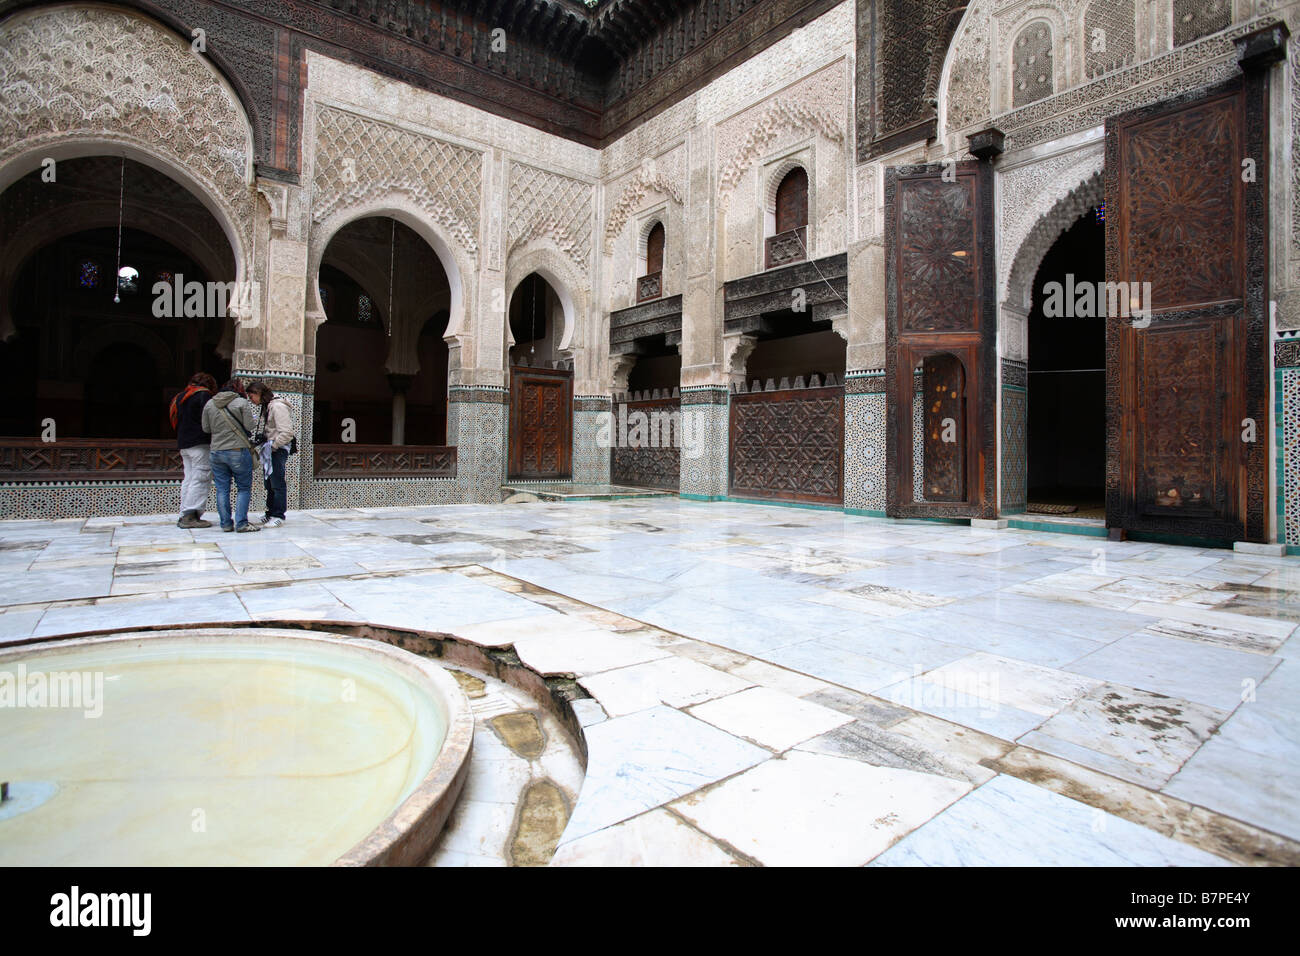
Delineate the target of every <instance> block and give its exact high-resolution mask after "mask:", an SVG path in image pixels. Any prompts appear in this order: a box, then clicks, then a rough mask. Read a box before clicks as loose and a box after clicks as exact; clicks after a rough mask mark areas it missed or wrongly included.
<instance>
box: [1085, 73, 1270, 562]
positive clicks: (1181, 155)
mask: <svg viewBox="0 0 1300 956" xmlns="http://www.w3.org/2000/svg"><path fill="white" fill-rule="evenodd" d="M1264 102H1265V97H1264V89H1263V81H1262V80H1261V79H1259V78H1258V77H1249V76H1248V77H1243V78H1238V79H1237V80H1234V81H1232V82H1231V83H1228V84H1224V85H1223V86H1220V87H1218V88H1216V89H1213V90H1208V91H1203V92H1201V93H1198V94H1188V95H1185V96H1183V97H1180V98H1178V99H1176V100H1173V101H1170V102H1168V103H1164V104H1158V105H1156V106H1152V107H1146V108H1143V109H1141V110H1137V111H1134V112H1132V113H1128V114H1125V115H1123V116H1119V117H1114V118H1112V119H1110V120H1108V121H1107V123H1106V201H1107V212H1108V216H1107V230H1106V278H1107V281H1108V282H1120V281H1123V282H1125V283H1128V284H1129V288H1130V291H1132V289H1133V284H1134V283H1149V284H1150V301H1151V307H1152V312H1151V315H1150V316H1138V317H1137V319H1136V321H1135V319H1134V317H1132V316H1125V315H1111V316H1109V317H1108V318H1107V325H1106V389H1107V399H1106V400H1107V451H1106V454H1107V466H1106V523H1107V524H1108V525H1109V526H1110V527H1113V528H1122V529H1125V530H1126V531H1129V532H1135V533H1160V534H1174V535H1185V536H1188V537H1193V538H1198V539H1214V540H1243V539H1249V540H1255V541H1260V540H1263V539H1264V535H1265V527H1266V522H1265V513H1264V507H1265V501H1264V499H1265V491H1266V489H1267V481H1268V476H1267V461H1266V458H1267V454H1266V452H1267V439H1266V437H1264V435H1265V433H1264V432H1263V431H1262V429H1263V428H1264V427H1265V426H1266V423H1267V421H1268V418H1267V414H1268V408H1267V395H1268V382H1267V362H1266V349H1267V322H1266V316H1267V312H1266V302H1265V301H1264V300H1265V296H1266V292H1265V290H1266V288H1267V278H1266V277H1267V244H1266V238H1265V236H1266V209H1267V182H1266V181H1260V180H1259V179H1257V181H1255V182H1247V181H1246V180H1245V179H1243V176H1242V168H1243V166H1242V163H1243V160H1244V159H1246V158H1248V157H1251V156H1266V155H1268V153H1267V129H1266V124H1264V123H1253V122H1249V121H1248V118H1249V116H1250V113H1251V111H1252V110H1255V111H1258V112H1259V114H1260V115H1261V116H1262V115H1263V109H1264V105H1263V104H1264ZM1259 165H1260V166H1262V165H1264V164H1259ZM1133 294H1136V293H1133ZM1246 418H1252V419H1253V420H1254V421H1255V423H1256V428H1257V430H1258V431H1259V432H1260V438H1259V440H1258V441H1256V442H1255V443H1253V444H1251V443H1248V442H1243V441H1242V428H1243V421H1244V419H1246Z"/></svg>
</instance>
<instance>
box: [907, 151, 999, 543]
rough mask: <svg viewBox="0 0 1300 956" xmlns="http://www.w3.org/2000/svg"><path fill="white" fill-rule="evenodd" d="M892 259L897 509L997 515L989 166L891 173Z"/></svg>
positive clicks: (913, 513)
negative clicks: (995, 501)
mask: <svg viewBox="0 0 1300 956" xmlns="http://www.w3.org/2000/svg"><path fill="white" fill-rule="evenodd" d="M885 262H886V275H887V280H888V302H887V305H886V331H885V335H886V360H885V361H886V367H885V375H886V379H887V389H888V423H887V426H886V433H885V443H886V454H887V458H888V465H887V467H888V476H887V481H886V513H887V514H889V515H891V516H893V517H948V518H958V517H979V518H992V517H994V516H995V514H996V505H995V503H994V494H995V489H996V483H995V482H996V479H995V475H994V464H995V452H996V421H997V393H996V387H997V371H996V365H995V362H996V350H997V346H996V331H997V318H996V311H995V299H994V287H993V286H994V273H993V264H994V263H993V169H992V167H991V166H990V165H989V163H987V162H982V161H978V160H973V161H969V162H964V163H956V164H944V165H927V166H899V167H895V168H890V169H887V170H885ZM918 433H919V434H918ZM918 453H919V454H918Z"/></svg>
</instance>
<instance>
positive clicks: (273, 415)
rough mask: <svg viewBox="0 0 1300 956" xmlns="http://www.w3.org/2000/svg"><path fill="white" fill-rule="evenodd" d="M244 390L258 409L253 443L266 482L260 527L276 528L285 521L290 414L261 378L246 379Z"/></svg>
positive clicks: (290, 427)
mask: <svg viewBox="0 0 1300 956" xmlns="http://www.w3.org/2000/svg"><path fill="white" fill-rule="evenodd" d="M247 394H248V400H249V401H250V402H252V403H253V404H254V405H256V406H258V411H259V413H260V414H259V417H258V429H257V435H256V436H255V437H254V439H253V443H254V444H255V445H257V446H258V450H259V451H260V452H261V456H262V462H263V468H262V470H263V472H264V474H265V482H266V517H265V518H263V519H262V527H264V528H278V527H280V526H281V525H283V524H284V522H285V518H286V515H285V508H286V506H287V504H288V494H287V492H286V490H285V479H284V469H285V465H286V464H287V463H288V461H289V454H290V450H291V448H292V447H293V442H294V433H293V415H292V412H291V410H290V408H289V403H288V402H286V401H285V400H284V399H283V398H280V397H279V396H278V395H276V394H275V392H273V391H271V386H269V385H267V384H266V382H264V381H262V380H261V379H257V380H256V381H253V382H249V383H248V388H247ZM268 465H269V471H268V470H267V466H268Z"/></svg>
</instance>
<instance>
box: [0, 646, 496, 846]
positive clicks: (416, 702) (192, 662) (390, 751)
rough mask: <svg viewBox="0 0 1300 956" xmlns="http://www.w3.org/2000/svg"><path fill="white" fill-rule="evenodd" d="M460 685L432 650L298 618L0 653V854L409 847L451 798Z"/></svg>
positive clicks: (469, 726) (461, 735)
mask: <svg viewBox="0 0 1300 956" xmlns="http://www.w3.org/2000/svg"><path fill="white" fill-rule="evenodd" d="M472 734H473V718H472V716H471V715H470V712H469V706H468V701H467V700H466V699H465V696H464V694H463V693H462V692H461V690H460V688H459V687H458V686H457V684H456V682H455V680H454V679H453V678H452V677H451V676H450V675H449V674H447V673H446V672H445V671H443V670H442V669H441V668H440V667H438V666H437V665H436V664H433V663H432V662H430V661H428V660H426V659H424V658H421V657H418V656H416V655H414V654H410V653H407V652H405V651H401V650H398V649H396V648H393V647H390V646H388V645H385V644H380V643H377V642H373V641H364V640H353V639H348V638H342V637H334V636H322V635H315V634H306V633H302V632H294V631H262V630H256V629H250V630H247V631H176V632H158V633H135V634H125V635H115V636H110V637H92V638H82V639H77V640H71V641H60V642H57V643H53V644H41V645H31V646H27V647H23V648H17V649H13V650H10V651H8V652H4V653H0V780H4V781H7V782H8V783H9V786H10V799H9V800H7V801H4V802H3V803H0V865H81V866H84V865H92V866H93V865H131V866H175V865H205V866H223V865H225V866H248V865H269V866H295V865H297V866H301V865H324V864H330V863H344V864H373V863H417V862H420V861H421V860H422V859H423V858H424V857H425V856H427V855H428V852H429V851H430V849H431V848H432V845H433V842H434V840H436V837H437V832H438V830H439V829H440V828H441V826H442V823H443V822H444V821H445V819H446V816H447V814H448V813H449V812H450V810H451V806H452V804H453V803H454V801H455V798H456V796H457V795H458V794H459V790H460V786H461V784H462V783H463V779H464V773H463V771H464V767H465V764H466V758H467V757H468V755H469V749H470V745H471V738H472Z"/></svg>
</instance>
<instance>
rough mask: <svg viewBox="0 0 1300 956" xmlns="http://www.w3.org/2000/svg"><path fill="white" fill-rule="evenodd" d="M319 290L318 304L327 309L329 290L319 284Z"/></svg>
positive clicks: (328, 305)
mask: <svg viewBox="0 0 1300 956" xmlns="http://www.w3.org/2000/svg"><path fill="white" fill-rule="evenodd" d="M319 290H320V304H321V305H322V306H324V307H325V308H327V309H328V308H329V307H330V290H329V289H327V288H325V287H324V286H319Z"/></svg>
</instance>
